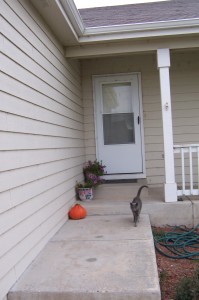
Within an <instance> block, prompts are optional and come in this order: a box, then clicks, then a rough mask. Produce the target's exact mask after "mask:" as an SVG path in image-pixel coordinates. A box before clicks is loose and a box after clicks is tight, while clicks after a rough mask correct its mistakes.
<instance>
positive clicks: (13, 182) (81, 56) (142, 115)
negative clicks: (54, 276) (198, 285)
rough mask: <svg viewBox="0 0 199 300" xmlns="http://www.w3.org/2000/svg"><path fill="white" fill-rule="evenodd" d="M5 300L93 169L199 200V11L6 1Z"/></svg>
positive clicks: (2, 106) (0, 203)
mask: <svg viewBox="0 0 199 300" xmlns="http://www.w3.org/2000/svg"><path fill="white" fill-rule="evenodd" d="M0 8H1V19H0V20H1V35H0V49H1V60H0V65H1V73H0V76H1V80H0V86H1V98H0V135H1V138H0V141H1V142H0V147H1V149H0V158H1V163H0V168H1V174H0V187H1V189H0V299H4V297H5V296H6V294H7V292H8V290H9V289H10V287H11V286H12V285H13V284H14V282H15V281H16V280H17V278H19V276H20V275H21V274H22V273H23V271H24V270H25V269H26V268H27V266H28V265H29V264H30V262H31V261H32V260H33V259H34V258H35V257H36V255H37V254H38V253H39V251H40V250H41V249H42V248H43V247H44V245H45V244H46V243H47V241H48V240H49V239H50V238H51V237H52V236H53V235H54V234H55V232H56V231H57V230H58V229H59V228H60V227H61V226H62V225H63V224H64V222H65V221H66V220H67V211H68V209H69V207H70V206H71V205H72V203H73V202H74V201H75V191H74V186H75V182H76V181H77V180H81V179H82V166H83V163H84V162H85V161H87V160H88V159H91V160H93V159H95V158H96V157H97V158H98V159H102V160H103V162H104V163H105V164H106V165H107V171H108V174H107V178H109V179H146V180H147V183H148V184H149V185H150V186H161V187H164V193H165V201H166V202H175V201H177V195H190V194H193V195H198V164H199V163H198V161H199V159H198V157H199V118H198V116H199V2H198V0H189V1H187V0H172V1H164V2H159V3H150V4H134V5H128V6H118V7H108V8H93V9H84V10H80V11H78V10H77V8H76V7H75V4H74V3H73V1H72V0H42V1H41V0H16V1H12V0H1V2H0Z"/></svg>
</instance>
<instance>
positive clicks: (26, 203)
mask: <svg viewBox="0 0 199 300" xmlns="http://www.w3.org/2000/svg"><path fill="white" fill-rule="evenodd" d="M1 13H2V23H1V25H2V26H1V29H2V35H1V36H0V47H1V51H2V53H1V58H0V59H1V70H2V72H1V74H0V99H1V101H0V141H1V143H0V158H1V164H0V172H1V173H0V245H1V247H0V299H2V298H3V297H4V296H5V294H6V293H7V292H8V290H9V288H10V287H11V286H12V285H13V284H14V282H15V281H16V279H17V278H18V277H19V276H20V275H21V274H22V272H23V271H24V270H25V269H26V267H27V266H28V265H29V264H30V262H31V261H32V260H33V259H34V258H35V256H36V255H37V254H38V252H39V251H40V250H41V249H42V248H43V247H44V245H45V244H46V242H47V241H48V240H49V239H50V237H52V235H53V234H54V233H55V232H56V231H57V230H58V229H59V228H60V226H61V225H62V224H63V223H64V222H65V221H66V220H67V212H68V210H69V208H70V206H71V204H72V203H73V202H74V199H75V190H74V185H75V182H76V180H79V179H80V178H82V164H83V163H84V161H85V156H84V155H85V154H84V136H83V107H82V100H81V84H80V80H81V78H80V66H79V64H78V62H68V61H67V60H66V59H65V57H64V50H63V48H62V46H61V45H60V44H59V42H58V41H57V40H56V38H55V37H54V36H53V34H52V33H51V31H50V30H49V29H48V28H47V26H46V25H45V24H44V23H43V21H42V19H41V18H40V16H39V15H38V14H37V12H36V11H35V9H34V8H33V7H32V6H31V4H30V3H29V1H25V0H19V1H11V0H5V1H2V2H1Z"/></svg>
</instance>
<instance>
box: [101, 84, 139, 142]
mask: <svg viewBox="0 0 199 300" xmlns="http://www.w3.org/2000/svg"><path fill="white" fill-rule="evenodd" d="M102 99H103V114H102V116H103V130H104V145H114V144H115V145H117V144H134V143H135V130H134V113H133V103H132V87H131V83H130V82H125V83H112V84H103V85H102Z"/></svg>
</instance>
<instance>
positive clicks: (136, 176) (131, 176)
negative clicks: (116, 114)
mask: <svg viewBox="0 0 199 300" xmlns="http://www.w3.org/2000/svg"><path fill="white" fill-rule="evenodd" d="M120 75H137V78H138V94H139V107H140V132H141V149H142V159H143V172H142V173H132V174H110V175H105V176H104V178H105V179H139V178H146V165H145V147H144V126H143V107H142V89H141V73H140V72H131V73H116V74H103V75H93V76H92V83H93V105H94V121H95V146H96V158H97V159H98V160H99V151H98V136H97V105H96V95H95V86H94V81H95V79H96V78H100V77H111V76H120Z"/></svg>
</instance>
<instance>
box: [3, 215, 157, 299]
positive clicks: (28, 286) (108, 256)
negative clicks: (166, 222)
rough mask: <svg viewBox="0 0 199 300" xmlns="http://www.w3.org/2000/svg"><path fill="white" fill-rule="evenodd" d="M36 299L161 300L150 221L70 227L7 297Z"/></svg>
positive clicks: (99, 220)
mask: <svg viewBox="0 0 199 300" xmlns="http://www.w3.org/2000/svg"><path fill="white" fill-rule="evenodd" d="M33 299H34V300H47V299H48V300H51V299H53V300H54V299H56V300H65V299H68V300H77V299H81V300H90V299H92V300H95V299H96V300H104V299H111V300H130V299H131V300H132V299H133V300H160V289H159V280H158V274H157V265H156V258H155V252H154V245H153V239H152V233H151V227H150V221H149V217H148V215H144V214H143V215H142V216H141V219H140V222H139V224H138V227H134V226H133V222H132V217H130V216H127V215H120V216H89V217H87V218H86V219H83V220H79V221H72V220H70V221H68V222H67V223H66V224H65V225H64V226H63V227H62V229H61V230H60V231H59V232H58V233H57V234H56V235H55V236H54V237H53V239H52V240H51V241H50V242H49V243H48V244H47V246H46V247H45V249H44V250H43V251H42V252H41V254H40V255H39V256H38V258H37V259H36V260H35V261H34V262H33V263H32V265H31V266H30V267H29V268H28V269H27V270H26V272H25V273H24V274H23V276H22V277H21V279H20V280H19V281H18V282H17V283H16V284H15V286H14V287H13V288H12V290H11V291H10V293H9V295H8V300H33Z"/></svg>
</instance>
